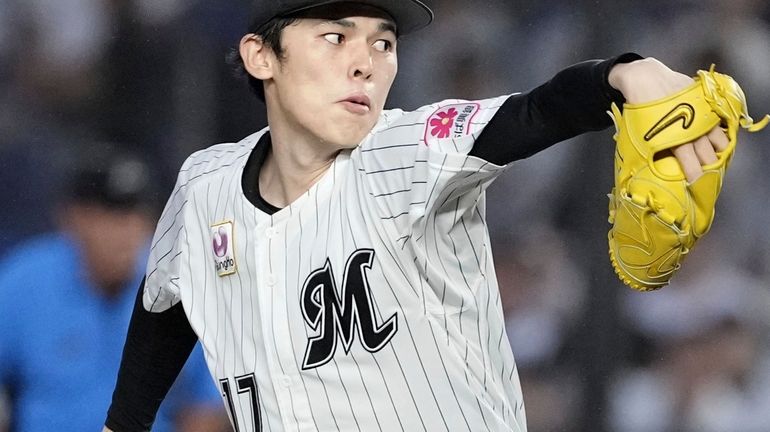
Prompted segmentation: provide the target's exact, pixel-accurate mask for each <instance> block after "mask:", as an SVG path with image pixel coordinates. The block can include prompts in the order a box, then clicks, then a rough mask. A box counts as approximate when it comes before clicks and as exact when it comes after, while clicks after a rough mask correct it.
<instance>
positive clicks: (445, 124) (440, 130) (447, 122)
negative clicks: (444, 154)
mask: <svg viewBox="0 0 770 432" xmlns="http://www.w3.org/2000/svg"><path fill="white" fill-rule="evenodd" d="M455 117H457V110H456V109H454V108H449V109H448V110H446V111H443V112H439V113H437V114H436V117H434V118H432V119H430V126H431V130H430V134H431V135H432V136H434V137H436V138H446V137H448V136H449V132H451V130H452V123H454V121H455Z"/></svg>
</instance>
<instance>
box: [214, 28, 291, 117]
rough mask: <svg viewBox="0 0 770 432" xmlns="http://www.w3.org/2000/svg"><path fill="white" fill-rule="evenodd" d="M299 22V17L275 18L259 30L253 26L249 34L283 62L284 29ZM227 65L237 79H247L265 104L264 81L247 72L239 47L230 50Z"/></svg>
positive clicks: (252, 89) (253, 90)
mask: <svg viewBox="0 0 770 432" xmlns="http://www.w3.org/2000/svg"><path fill="white" fill-rule="evenodd" d="M297 20H299V17H297V16H291V17H277V18H273V19H272V20H270V21H268V22H267V23H265V24H264V25H262V26H260V27H259V28H256V29H254V28H253V26H252V29H250V30H249V33H253V34H254V35H255V36H256V37H258V38H260V39H261V40H262V42H263V43H264V44H265V46H267V47H268V48H270V49H272V50H273V52H274V53H275V56H276V57H277V58H278V61H281V60H283V59H284V55H285V52H284V49H283V46H282V44H281V35H282V34H283V29H285V28H286V27H288V26H290V25H292V24H294V23H295V22H297ZM227 63H228V64H229V65H230V66H231V67H232V68H233V72H235V75H236V76H237V77H239V78H246V80H247V81H248V83H249V87H251V91H252V92H253V93H254V94H255V95H256V96H257V98H258V99H259V100H261V101H262V102H265V86H264V84H263V83H262V80H260V79H258V78H255V77H253V76H251V74H249V73H248V72H247V71H246V67H245V66H244V64H243V58H241V51H240V48H239V47H234V48H231V49H230V52H229V53H228V54H227Z"/></svg>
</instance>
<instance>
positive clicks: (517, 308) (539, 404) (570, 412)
mask: <svg viewBox="0 0 770 432" xmlns="http://www.w3.org/2000/svg"><path fill="white" fill-rule="evenodd" d="M564 238H565V234H564V233H560V232H558V231H556V230H555V229H554V228H552V227H551V226H549V225H547V224H533V225H531V226H530V227H528V229H527V230H526V231H525V232H524V233H520V234H519V236H518V238H517V240H515V241H513V242H510V243H504V244H501V245H500V246H501V247H499V248H497V249H496V251H497V253H496V261H495V263H496V272H497V277H498V280H499V283H500V297H501V301H502V305H503V312H504V313H505V317H506V321H505V322H506V324H505V327H506V333H507V335H508V339H509V340H510V343H511V347H512V348H513V352H514V355H515V356H516V365H517V367H518V369H519V375H520V379H521V382H522V391H523V392H524V400H525V403H526V404H527V423H528V427H529V430H530V431H531V432H543V431H553V430H567V429H569V427H570V425H572V424H574V418H575V417H576V416H577V412H576V411H577V410H578V409H579V408H580V404H579V403H578V400H579V398H580V395H581V390H582V389H581V385H580V384H581V383H580V382H579V380H577V379H576V378H575V371H574V370H572V368H571V366H570V365H569V363H568V362H564V356H563V353H564V350H565V349H568V347H569V345H570V344H569V342H570V341H569V339H570V338H571V337H572V333H573V330H572V329H573V328H575V326H577V325H578V324H579V319H580V316H579V313H580V310H581V305H582V304H583V301H584V299H585V295H586V288H587V280H586V277H585V275H584V274H583V273H582V272H581V270H580V269H579V268H578V267H577V265H576V263H575V262H574V261H573V259H572V257H570V255H569V252H568V249H567V244H566V242H565V241H564ZM554 407H558V410H555V409H554Z"/></svg>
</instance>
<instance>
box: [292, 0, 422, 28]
mask: <svg viewBox="0 0 770 432" xmlns="http://www.w3.org/2000/svg"><path fill="white" fill-rule="evenodd" d="M335 3H362V4H367V5H370V6H374V7H376V8H379V9H382V10H383V11H385V12H387V13H388V15H390V16H392V17H393V20H394V21H395V22H396V26H397V27H398V33H399V35H405V34H409V33H413V32H415V31H417V30H420V29H422V28H425V27H427V26H428V25H429V24H430V23H431V22H433V11H432V10H431V9H430V8H429V7H428V6H427V5H425V3H423V2H421V1H420V0H354V1H351V0H328V1H318V2H313V3H312V4H310V5H303V6H298V7H297V8H296V9H291V10H289V11H287V12H285V13H284V14H283V15H292V14H295V13H298V12H302V11H306V10H309V9H315V8H318V7H322V6H327V5H331V4H335Z"/></svg>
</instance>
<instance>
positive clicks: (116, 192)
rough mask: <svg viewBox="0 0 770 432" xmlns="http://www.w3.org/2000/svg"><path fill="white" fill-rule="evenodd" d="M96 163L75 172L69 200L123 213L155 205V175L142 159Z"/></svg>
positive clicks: (106, 159) (120, 157)
mask: <svg viewBox="0 0 770 432" xmlns="http://www.w3.org/2000/svg"><path fill="white" fill-rule="evenodd" d="M95 159H96V160H92V161H88V162H81V163H80V164H79V166H77V167H76V168H75V171H74V172H73V173H72V175H71V178H70V184H69V198H70V200H72V201H76V202H84V203H92V204H98V205H101V206H105V207H109V208H115V209H124V210H130V209H134V208H138V207H145V206H148V207H152V206H153V205H154V202H153V197H152V181H151V177H152V172H151V168H150V166H149V164H148V163H146V162H145V161H144V160H143V159H141V158H139V157H138V156H135V155H128V154H113V155H109V156H107V157H103V158H99V157H97V158H95Z"/></svg>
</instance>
